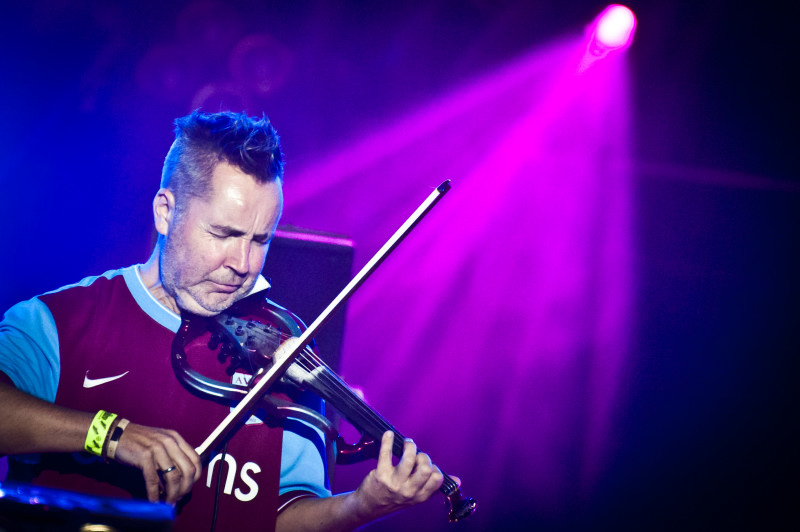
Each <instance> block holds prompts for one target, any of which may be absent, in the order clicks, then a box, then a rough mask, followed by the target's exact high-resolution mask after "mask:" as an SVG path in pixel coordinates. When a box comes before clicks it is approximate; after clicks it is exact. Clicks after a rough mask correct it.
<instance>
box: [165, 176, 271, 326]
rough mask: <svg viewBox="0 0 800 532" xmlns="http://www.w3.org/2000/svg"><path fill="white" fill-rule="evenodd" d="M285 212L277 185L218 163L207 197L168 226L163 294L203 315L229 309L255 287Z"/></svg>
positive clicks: (190, 205) (190, 202)
mask: <svg viewBox="0 0 800 532" xmlns="http://www.w3.org/2000/svg"><path fill="white" fill-rule="evenodd" d="M184 201H186V200H184ZM282 209H283V192H282V190H281V185H280V183H279V182H277V181H276V182H271V183H258V182H257V181H256V180H255V179H254V178H253V177H251V176H249V175H248V174H245V173H244V172H242V171H241V170H239V169H238V168H236V167H235V166H231V165H229V164H227V163H224V162H222V163H220V164H218V165H217V166H216V168H215V169H214V174H213V175H212V189H211V192H210V194H209V197H207V198H194V197H192V198H189V199H188V203H187V204H186V205H183V212H182V213H181V215H180V216H179V217H178V219H177V220H176V219H175V218H173V220H172V222H171V223H170V224H169V229H168V231H167V234H166V239H165V240H166V241H165V243H164V246H163V248H162V250H161V255H160V258H159V260H160V266H161V270H160V271H161V282H162V284H163V286H164V289H165V290H166V291H167V293H168V294H169V295H171V296H172V297H174V298H175V299H176V301H177V303H178V306H179V307H180V308H182V309H185V310H188V311H190V312H193V313H194V314H198V315H200V316H213V315H216V314H219V313H220V312H222V311H223V310H225V309H227V308H228V307H230V306H231V305H232V304H233V303H235V302H236V301H238V300H239V299H241V298H242V297H244V296H245V295H247V293H248V292H249V291H250V289H251V288H252V287H253V284H254V283H255V282H256V279H257V278H258V274H259V273H260V272H261V268H262V267H263V266H264V259H265V258H266V256H267V250H268V249H269V242H270V240H271V238H272V236H273V234H274V233H275V228H276V227H277V225H278V219H279V218H280V215H281V210H282Z"/></svg>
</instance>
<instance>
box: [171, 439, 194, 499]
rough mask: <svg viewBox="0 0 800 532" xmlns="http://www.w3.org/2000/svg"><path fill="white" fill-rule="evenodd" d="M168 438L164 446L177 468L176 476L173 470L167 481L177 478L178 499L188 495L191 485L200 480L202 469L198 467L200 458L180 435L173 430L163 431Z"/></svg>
mask: <svg viewBox="0 0 800 532" xmlns="http://www.w3.org/2000/svg"><path fill="white" fill-rule="evenodd" d="M165 432H166V435H167V436H168V437H169V439H168V440H165V446H166V449H167V453H168V454H169V456H170V458H172V459H173V461H174V464H173V465H175V466H176V468H178V471H177V473H178V474H177V475H176V474H175V470H173V471H170V477H169V479H168V480H170V481H172V480H175V479H173V476H179V480H180V485H179V492H180V494H179V497H182V496H184V495H186V494H187V493H189V490H191V489H192V485H193V484H194V483H195V482H196V481H197V480H198V479H199V478H200V473H201V471H202V467H201V466H200V457H199V456H198V455H197V452H196V451H195V450H194V448H192V446H191V445H189V444H188V443H186V440H184V439H183V438H182V437H181V435H180V434H178V433H177V432H175V431H174V430H167V431H165Z"/></svg>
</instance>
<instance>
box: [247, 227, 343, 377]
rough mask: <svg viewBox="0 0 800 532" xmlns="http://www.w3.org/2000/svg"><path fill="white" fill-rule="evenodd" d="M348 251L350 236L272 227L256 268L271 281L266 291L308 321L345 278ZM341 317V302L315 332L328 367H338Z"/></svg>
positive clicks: (330, 299) (328, 299)
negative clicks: (262, 260)
mask: <svg viewBox="0 0 800 532" xmlns="http://www.w3.org/2000/svg"><path fill="white" fill-rule="evenodd" d="M353 251H354V250H353V242H352V241H350V240H349V239H347V238H345V237H342V236H338V235H332V234H329V233H320V232H315V231H309V230H305V229H298V228H295V227H291V226H281V227H278V230H277V231H276V233H275V238H274V239H273V240H272V244H271V245H270V248H269V254H268V255H267V261H266V263H265V265H264V270H263V272H262V273H263V275H264V277H266V278H267V279H268V280H269V281H270V284H271V285H272V288H271V289H270V291H269V296H268V297H269V298H270V299H271V300H273V301H274V302H276V303H278V304H279V305H282V306H284V307H286V308H287V309H289V310H291V311H292V312H294V313H295V314H297V315H298V316H299V317H300V319H302V320H303V321H304V322H305V323H306V324H310V323H311V322H313V321H314V320H315V319H316V318H317V316H319V315H320V313H322V311H323V310H325V308H326V307H327V306H328V304H330V302H331V301H333V299H335V298H336V296H337V295H338V294H339V292H340V291H341V290H342V289H343V288H344V287H345V286H347V283H348V282H350V279H351V276H352V272H351V270H352V266H353ZM344 321H345V309H344V306H343V307H342V308H341V309H339V311H337V312H336V314H334V315H333V316H332V317H331V319H330V321H328V322H327V323H326V324H325V325H324V326H323V328H322V329H321V330H320V331H319V333H318V334H316V335H315V340H316V342H317V346H318V347H319V350H320V352H321V354H322V358H323V359H324V360H325V362H326V363H327V364H328V365H329V366H330V367H331V368H333V370H334V371H338V370H339V361H340V359H341V351H342V341H343V339H344Z"/></svg>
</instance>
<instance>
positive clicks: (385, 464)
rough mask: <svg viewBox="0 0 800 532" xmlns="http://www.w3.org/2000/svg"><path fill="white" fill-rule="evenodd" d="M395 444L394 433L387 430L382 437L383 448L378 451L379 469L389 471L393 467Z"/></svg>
mask: <svg viewBox="0 0 800 532" xmlns="http://www.w3.org/2000/svg"><path fill="white" fill-rule="evenodd" d="M393 445H394V433H393V432H392V431H391V430H387V431H386V432H384V433H383V437H381V448H380V450H379V451H378V467H377V469H378V470H379V471H388V470H391V468H392V446H393Z"/></svg>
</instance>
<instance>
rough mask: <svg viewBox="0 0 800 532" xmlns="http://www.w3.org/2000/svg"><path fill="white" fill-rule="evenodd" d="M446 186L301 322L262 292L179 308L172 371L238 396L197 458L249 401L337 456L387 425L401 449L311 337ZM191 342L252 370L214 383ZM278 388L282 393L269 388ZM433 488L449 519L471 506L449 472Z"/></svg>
mask: <svg viewBox="0 0 800 532" xmlns="http://www.w3.org/2000/svg"><path fill="white" fill-rule="evenodd" d="M449 188H450V185H449V181H445V182H444V183H442V185H440V186H439V187H438V188H437V189H436V190H435V191H434V192H433V193H432V194H431V195H430V196H429V197H428V199H426V200H425V202H423V204H422V205H421V206H420V207H419V208H418V209H417V210H416V211H415V212H414V214H412V215H411V217H410V218H409V219H408V220H407V221H406V222H405V223H404V224H403V226H401V227H400V229H398V230H397V232H395V234H394V235H393V236H392V238H391V239H390V240H389V241H387V243H386V244H384V246H383V247H382V248H381V249H380V250H379V251H378V253H376V255H375V256H374V257H373V258H372V259H371V260H370V261H369V262H368V263H367V265H365V266H364V268H362V270H361V271H360V272H359V273H358V274H357V275H356V276H355V277H354V278H353V280H352V281H350V283H349V284H348V285H347V286H346V287H345V288H344V290H342V292H341V293H340V294H339V295H338V296H337V297H336V299H334V301H333V302H331V303H330V305H328V307H327V308H326V309H325V310H324V311H323V312H322V314H321V315H320V316H319V317H318V318H317V319H316V320H315V321H314V322H313V323H312V324H311V325H310V326H308V327H304V326H303V323H302V321H301V320H300V319H299V318H298V317H297V316H295V315H294V314H292V313H291V312H290V311H288V310H286V309H284V308H283V307H280V306H278V305H276V304H275V303H273V302H271V301H269V300H268V299H267V298H266V297H264V295H263V294H262V293H257V294H253V295H251V296H248V297H246V298H244V299H242V300H240V301H239V302H237V303H236V304H234V305H233V306H232V307H231V308H229V309H228V310H227V311H225V312H223V313H221V314H219V315H218V316H215V317H212V318H206V317H200V316H195V315H192V314H190V313H184V314H183V316H182V322H181V326H180V329H179V330H178V333H177V334H176V336H175V340H174V341H173V346H172V365H173V368H174V370H175V373H176V374H177V375H178V377H179V378H180V380H181V381H182V382H183V384H184V385H185V386H186V387H187V388H189V389H190V390H191V391H193V392H194V393H198V394H202V395H204V396H207V397H209V398H211V399H215V400H218V401H221V402H227V403H229V402H238V404H237V406H236V407H234V408H233V409H232V410H231V413H230V414H229V415H228V416H227V417H226V419H225V420H223V422H222V423H221V424H220V425H219V426H218V427H217V428H216V429H215V430H214V431H213V432H212V433H211V434H210V435H209V436H208V438H207V439H206V441H205V442H203V444H202V445H201V446H200V447H198V448H197V452H198V454H199V455H200V456H201V459H202V460H203V461H207V459H208V456H209V453H210V451H211V449H214V448H216V447H218V446H219V444H220V443H221V442H222V441H223V440H224V439H225V438H226V437H228V436H229V435H230V434H231V433H232V432H233V431H234V430H236V428H237V427H238V426H239V425H240V422H241V420H242V419H243V418H244V416H245V415H246V414H247V413H248V412H250V411H252V410H254V409H257V408H260V409H263V410H264V411H265V412H266V414H267V416H268V417H271V418H273V419H286V418H293V419H299V420H301V421H304V422H306V423H309V424H311V425H313V426H315V427H317V428H319V429H320V430H321V431H322V432H323V433H324V434H325V435H326V438H327V439H328V440H329V441H331V442H332V444H333V446H334V449H335V451H334V452H335V457H336V463H338V464H351V463H356V462H359V461H362V460H366V459H369V458H377V455H378V449H379V444H378V442H379V441H380V439H381V436H382V435H383V433H384V432H386V431H387V430H388V431H392V432H393V433H394V435H395V438H394V443H393V448H392V452H393V454H394V455H395V456H398V457H399V456H402V453H403V446H404V444H403V442H404V440H405V437H404V436H403V435H402V434H400V432H399V431H398V430H397V429H396V428H395V427H393V426H392V425H391V424H390V423H389V422H388V421H387V420H386V419H384V418H383V417H382V416H381V415H380V414H378V413H377V412H376V411H375V410H374V409H372V408H371V407H370V406H369V405H368V404H367V403H366V402H365V401H364V400H363V399H362V398H361V397H360V396H359V395H358V394H357V393H356V392H355V391H354V390H353V389H352V388H350V387H349V386H348V385H347V384H346V383H345V382H344V380H342V379H341V378H340V377H339V376H338V375H337V374H336V373H335V372H334V371H333V370H332V369H331V368H330V367H329V366H328V365H327V364H326V363H325V362H324V361H323V360H322V358H321V356H320V354H319V352H318V351H317V349H316V347H315V345H314V342H313V339H312V337H313V334H314V333H315V332H316V331H317V330H318V329H319V328H320V327H321V326H322V324H324V323H325V322H326V321H327V320H328V318H329V317H330V316H331V315H332V313H333V312H334V311H336V310H337V309H338V308H339V307H340V306H341V305H342V303H343V302H344V301H345V300H346V299H347V298H348V297H349V296H350V295H351V294H352V293H353V292H354V291H355V289H356V288H357V287H358V286H360V285H361V284H362V283H363V282H364V280H365V279H366V278H367V277H368V276H369V275H370V274H371V273H372V271H374V270H375V268H377V266H378V265H379V264H380V263H381V262H382V261H383V260H384V259H385V258H386V256H387V255H388V253H390V252H391V251H392V250H393V249H394V248H395V247H396V246H397V244H399V242H400V241H401V240H402V239H403V238H404V237H405V236H406V234H408V232H409V231H410V230H411V229H412V228H413V227H414V226H415V225H416V224H417V223H418V222H419V220H420V219H421V218H422V217H423V216H424V215H425V214H426V213H427V212H428V211H429V210H430V209H431V208H432V207H433V205H434V204H435V203H436V202H437V201H438V199H439V198H440V197H441V195H442V194H444V193H445V192H446V191H447V190H449ZM198 345H201V346H203V347H206V348H207V349H210V350H212V351H214V352H216V353H217V357H218V358H219V360H220V362H227V363H228V364H229V366H228V371H229V372H231V373H232V372H233V371H235V370H236V369H239V368H241V369H243V370H244V371H245V372H247V373H249V374H251V375H253V377H252V379H250V381H249V383H248V385H247V386H244V385H237V384H226V383H221V382H218V381H214V380H212V379H208V378H206V377H204V376H203V375H201V374H199V373H198V372H196V371H194V370H193V369H192V368H191V363H190V361H189V357H188V356H187V354H188V353H189V352H192V351H193V349H194V348H196V347H197V346H198ZM282 391H284V392H286V394H283V395H282V394H281V393H277V394H276V393H275V392H282ZM297 391H310V392H313V393H314V394H316V395H317V396H319V397H320V398H321V399H323V400H324V401H325V402H326V404H327V405H330V406H333V407H334V408H335V409H336V410H338V411H339V413H340V414H341V415H342V416H343V417H344V418H345V419H346V420H347V421H348V422H349V423H350V424H351V425H353V426H354V427H355V428H356V429H357V430H358V431H359V433H360V435H361V438H360V440H359V441H358V442H356V443H355V444H349V443H347V442H345V441H344V439H343V438H342V436H341V435H340V434H339V432H338V430H337V429H336V428H335V426H334V425H333V424H332V423H331V422H330V421H329V420H328V419H327V418H326V417H324V416H323V415H321V414H320V413H319V412H317V411H315V410H313V409H311V408H308V407H305V406H303V405H301V404H298V403H296V402H293V401H290V400H288V396H291V395H294V396H296V393H293V392H297ZM439 490H440V491H441V492H442V493H443V494H444V495H445V496H446V497H447V500H448V502H449V506H450V510H449V514H448V517H449V519H450V521H453V522H455V521H459V520H461V519H464V518H466V517H468V516H469V515H471V514H472V513H473V512H474V511H475V508H476V505H477V503H476V501H475V500H474V499H473V498H467V497H464V496H463V495H462V494H461V490H460V487H459V485H458V482H456V481H455V480H454V479H453V478H452V477H450V476H448V475H444V480H443V482H442V485H441V487H440V488H439Z"/></svg>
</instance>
